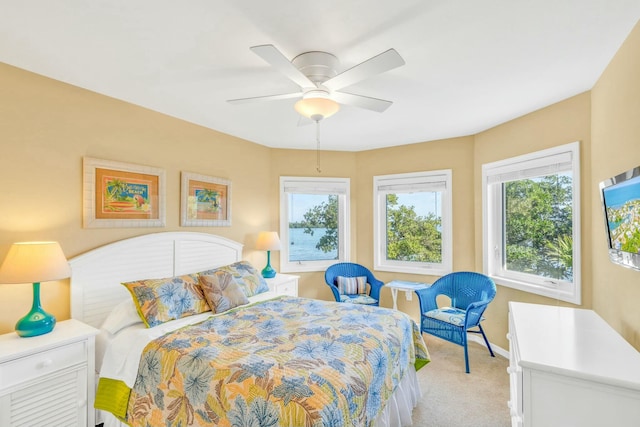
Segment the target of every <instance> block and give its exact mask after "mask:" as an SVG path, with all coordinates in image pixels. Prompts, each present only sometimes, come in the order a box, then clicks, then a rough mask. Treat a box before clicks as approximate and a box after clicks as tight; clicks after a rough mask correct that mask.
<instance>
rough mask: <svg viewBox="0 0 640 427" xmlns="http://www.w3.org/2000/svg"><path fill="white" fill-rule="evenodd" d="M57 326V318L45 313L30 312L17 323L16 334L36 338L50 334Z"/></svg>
mask: <svg viewBox="0 0 640 427" xmlns="http://www.w3.org/2000/svg"><path fill="white" fill-rule="evenodd" d="M54 326H56V318H55V317H53V316H52V315H50V314H49V313H46V312H45V311H36V312H33V311H32V312H30V313H29V314H27V315H26V316H24V317H23V318H22V319H20V320H18V323H16V334H18V335H20V336H21V337H35V336H38V335H44V334H48V333H49V332H51V331H53V327H54Z"/></svg>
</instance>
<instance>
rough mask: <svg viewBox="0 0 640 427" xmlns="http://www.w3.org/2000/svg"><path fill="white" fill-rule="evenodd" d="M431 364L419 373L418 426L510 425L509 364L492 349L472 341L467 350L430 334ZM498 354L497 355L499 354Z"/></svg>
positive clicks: (415, 417)
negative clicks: (491, 352)
mask: <svg viewBox="0 0 640 427" xmlns="http://www.w3.org/2000/svg"><path fill="white" fill-rule="evenodd" d="M423 337H424V340H425V342H426V344H427V348H428V349H429V354H430V355H431V362H430V363H429V364H428V365H426V366H425V367H423V368H422V369H421V370H419V371H418V380H419V382H420V387H421V389H422V401H421V402H420V403H419V404H418V406H417V407H416V408H415V409H414V410H413V426H414V427H466V426H473V427H502V426H504V427H509V426H511V418H510V416H509V409H508V408H507V401H508V400H509V374H507V367H508V366H509V361H508V360H507V359H505V358H504V357H502V356H499V355H497V354H496V357H491V356H490V355H489V351H488V350H487V348H486V347H484V346H482V345H480V344H478V343H475V342H471V343H469V366H470V371H471V373H469V374H467V373H465V371H464V349H463V348H462V347H461V346H459V345H455V344H452V343H449V342H447V341H444V340H441V339H439V338H436V337H433V336H431V335H427V334H424V335H423ZM494 353H495V352H494Z"/></svg>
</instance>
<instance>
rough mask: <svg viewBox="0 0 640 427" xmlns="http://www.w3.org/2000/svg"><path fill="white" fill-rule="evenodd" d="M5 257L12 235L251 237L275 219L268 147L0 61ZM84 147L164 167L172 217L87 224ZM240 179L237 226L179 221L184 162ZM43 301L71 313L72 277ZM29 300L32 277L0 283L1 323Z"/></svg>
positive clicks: (75, 240) (92, 243)
mask: <svg viewBox="0 0 640 427" xmlns="http://www.w3.org/2000/svg"><path fill="white" fill-rule="evenodd" d="M0 147H1V150H0V153H1V154H0V186H1V187H2V196H3V201H2V203H0V259H4V256H5V254H6V253H7V251H8V249H9V246H10V245H11V243H13V242H14V241H26V240H57V241H59V242H60V244H61V245H62V248H63V250H64V251H65V254H66V255H67V257H69V258H71V257H73V256H76V255H79V254H80V253H83V252H85V251H87V250H89V249H92V248H95V247H97V246H100V245H103V244H105V243H108V242H112V241H116V240H120V239H123V238H126V237H132V236H136V235H140V234H145V233H152V232H160V231H176V230H186V231H204V232H209V233H214V234H219V235H222V236H224V237H228V238H230V239H233V240H236V241H239V242H242V243H244V245H245V251H244V255H245V258H247V259H249V260H251V261H253V262H255V264H256V265H262V264H264V263H265V254H264V253H263V252H256V251H254V250H253V246H254V242H255V238H256V236H257V233H258V232H259V231H261V230H263V229H272V228H273V227H274V226H275V225H276V224H277V221H274V218H275V216H274V212H271V211H269V210H268V209H262V208H261V207H263V206H265V207H268V206H270V204H269V201H270V197H269V196H270V194H269V191H270V186H269V183H270V177H271V175H270V168H269V154H270V150H269V149H268V148H266V147H263V146H261V145H257V144H253V143H250V142H247V141H244V140H241V139H238V138H234V137H231V136H229V135H225V134H221V133H219V132H215V131H212V130H209V129H205V128H203V127H200V126H195V125H192V124H189V123H186V122H184V121H181V120H177V119H174V118H171V117H168V116H165V115H162V114H159V113H156V112H153V111H150V110H146V109H144V108H140V107H136V106H134V105H131V104H127V103H125V102H121V101H118V100H115V99H112V98H108V97H105V96H101V95H98V94H95V93H93V92H89V91H86V90H83V89H80V88H77V87H73V86H70V85H66V84H63V83H60V82H57V81H54V80H51V79H47V78H43V77H41V76H38V75H35V74H32V73H28V72H25V71H22V70H19V69H17V68H13V67H10V66H7V65H4V64H0ZM84 156H89V157H96V158H99V159H108V160H116V161H120V162H128V163H135V164H140V165H149V166H154V167H159V168H162V169H164V170H165V171H166V186H167V189H166V212H167V214H166V227H164V228H150V229H142V228H116V229H83V228H82V200H81V197H82V158H83V157H84ZM181 171H188V172H196V173H201V174H205V175H210V176H215V177H220V178H225V179H229V180H231V182H232V211H233V217H232V226H231V227H215V228H213V227H210V228H199V227H188V228H182V227H180V172H181ZM42 302H43V306H44V308H45V310H48V311H50V312H51V313H52V314H54V315H56V316H57V317H58V318H59V319H65V318H68V317H69V285H68V281H63V282H60V283H57V284H44V285H43V286H42ZM30 306H31V290H30V286H29V285H0V333H4V332H8V331H12V330H13V328H14V324H15V322H16V321H17V319H18V318H20V317H21V316H22V315H24V314H26V313H27V312H28V311H29V308H30Z"/></svg>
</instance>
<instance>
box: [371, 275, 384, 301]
mask: <svg viewBox="0 0 640 427" xmlns="http://www.w3.org/2000/svg"><path fill="white" fill-rule="evenodd" d="M369 285H371V293H370V296H371V298H373V299H376V300H378V301H380V289H382V287H383V286H384V282H382V281H380V280H378V279H376V278H375V277H373V278H369Z"/></svg>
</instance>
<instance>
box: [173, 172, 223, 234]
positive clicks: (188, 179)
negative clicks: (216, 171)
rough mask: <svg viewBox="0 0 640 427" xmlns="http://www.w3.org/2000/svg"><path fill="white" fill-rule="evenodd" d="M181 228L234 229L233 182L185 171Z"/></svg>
mask: <svg viewBox="0 0 640 427" xmlns="http://www.w3.org/2000/svg"><path fill="white" fill-rule="evenodd" d="M180 213H181V215H180V218H181V225H182V226H183V227H229V226H231V181H229V180H226V179H222V178H215V177H212V176H206V175H200V174H196V173H190V172H182V191H181V210H180Z"/></svg>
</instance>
